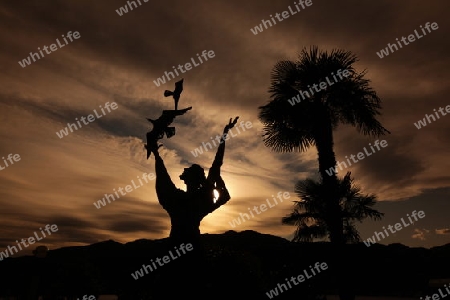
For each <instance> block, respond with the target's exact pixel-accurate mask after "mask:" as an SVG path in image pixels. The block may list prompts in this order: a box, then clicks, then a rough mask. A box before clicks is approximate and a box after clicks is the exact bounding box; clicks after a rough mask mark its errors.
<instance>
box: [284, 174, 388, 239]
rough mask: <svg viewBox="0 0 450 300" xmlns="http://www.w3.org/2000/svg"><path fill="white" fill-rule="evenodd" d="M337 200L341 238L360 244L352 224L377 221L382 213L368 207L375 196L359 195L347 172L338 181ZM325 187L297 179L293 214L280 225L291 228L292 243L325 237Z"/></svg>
mask: <svg viewBox="0 0 450 300" xmlns="http://www.w3.org/2000/svg"><path fill="white" fill-rule="evenodd" d="M338 184H339V185H338V186H339V188H338V191H339V192H338V197H339V205H340V207H341V215H342V222H343V228H344V232H343V234H344V239H345V241H346V242H347V243H357V242H360V241H361V238H360V236H359V233H358V230H357V229H356V227H355V222H356V221H359V222H362V221H363V220H364V219H365V218H371V219H373V220H381V218H382V217H383V216H384V214H383V213H380V212H379V211H377V210H375V209H373V208H372V206H373V205H375V203H376V196H375V195H374V194H371V195H363V194H362V193H361V188H360V187H359V186H357V185H355V183H354V179H353V178H352V177H351V172H347V174H346V175H345V177H344V178H343V179H338ZM325 189H326V188H325V186H324V184H323V181H322V180H320V181H316V180H313V179H305V180H300V181H298V182H297V184H296V185H295V193H296V194H297V196H299V197H300V199H301V200H300V201H294V203H295V204H294V209H293V211H292V212H291V213H290V214H289V215H287V216H286V217H284V218H283V219H282V222H283V224H287V225H295V226H297V229H296V231H295V234H294V239H293V241H294V242H312V241H313V240H314V239H323V238H327V237H328V236H329V232H330V230H329V227H328V225H327V220H326V219H325V218H324V215H323V212H324V206H325V196H326V193H325Z"/></svg>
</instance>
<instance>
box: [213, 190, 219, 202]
mask: <svg viewBox="0 0 450 300" xmlns="http://www.w3.org/2000/svg"><path fill="white" fill-rule="evenodd" d="M213 194H214V203H216V201H217V199H219V192H218V191H217V190H213Z"/></svg>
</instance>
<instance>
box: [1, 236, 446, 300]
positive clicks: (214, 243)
mask: <svg viewBox="0 0 450 300" xmlns="http://www.w3.org/2000/svg"><path fill="white" fill-rule="evenodd" d="M201 239H202V243H203V244H204V247H205V250H206V253H207V254H206V256H207V270H206V272H207V274H204V275H206V276H204V277H203V279H202V280H204V281H203V282H200V283H199V285H198V288H199V293H200V292H201V294H202V295H210V297H209V298H215V299H230V298H231V297H237V298H243V297H251V298H249V299H267V298H268V296H267V295H266V292H269V291H270V290H271V289H273V288H275V287H276V286H277V284H279V283H283V282H285V278H291V276H297V275H298V274H301V273H302V272H303V270H304V269H309V266H310V265H313V264H314V263H316V262H327V261H328V259H329V257H330V255H331V253H330V251H329V250H330V249H331V248H330V243H328V242H323V243H296V242H290V241H288V240H285V239H283V238H280V237H276V236H272V235H268V234H261V233H258V232H255V231H242V232H235V231H228V232H226V233H223V234H202V236H201ZM169 244H170V243H169V240H168V238H165V239H159V240H146V239H140V240H136V241H134V242H129V243H126V244H121V243H118V242H115V241H112V240H109V241H104V242H100V243H96V244H92V245H88V246H76V247H65V248H60V249H55V250H50V251H49V252H48V255H47V257H46V258H37V257H31V256H24V257H18V258H8V259H6V260H4V261H2V262H1V268H2V272H1V274H0V282H1V287H0V296H2V297H5V296H13V295H14V296H18V295H22V296H23V295H25V293H26V291H27V290H28V289H29V287H30V284H31V282H32V280H33V276H36V275H37V276H39V278H40V281H39V282H40V284H39V294H40V295H48V296H47V297H44V299H59V298H57V297H56V296H69V297H70V296H72V297H75V298H73V299H76V297H77V296H79V295H84V294H92V295H101V294H115V295H119V299H164V294H165V292H166V289H169V288H172V289H174V290H176V288H177V282H176V281H175V278H178V280H181V279H182V278H183V276H190V272H194V273H195V272H196V270H185V269H182V268H181V269H176V265H175V264H174V265H173V266H171V267H170V274H169V265H168V266H163V267H160V268H159V269H157V270H154V271H153V272H149V274H147V275H145V276H143V277H141V278H139V279H138V280H135V279H133V277H132V276H131V273H134V272H135V271H136V270H138V269H140V268H141V267H142V264H149V263H150V260H151V259H154V258H155V257H158V256H159V257H162V256H163V255H166V254H167V252H166V251H167V249H168V246H169ZM346 247H347V248H346V251H348V253H349V257H352V258H353V259H352V261H349V262H346V264H348V265H349V266H350V267H351V268H352V269H354V270H356V271H355V272H356V275H357V276H354V278H355V279H354V282H352V285H353V286H354V287H355V289H356V294H357V295H373V296H376V295H377V296H380V295H383V296H387V295H390V296H410V297H411V296H414V297H416V296H422V295H425V294H429V293H430V292H431V290H430V289H429V281H430V280H431V279H439V278H441V279H444V278H450V244H447V245H444V246H440V247H434V248H431V249H425V248H410V247H407V246H404V245H401V244H391V245H388V246H385V245H380V244H376V245H372V246H371V247H366V246H365V245H364V244H363V243H359V244H350V245H346ZM165 268H167V269H166V270H165ZM331 275H332V273H331V272H329V271H328V270H327V271H323V272H321V273H320V274H319V275H317V276H315V277H313V278H312V279H309V280H307V281H305V282H303V283H301V284H299V285H298V286H295V287H293V288H292V289H290V290H288V291H284V292H283V293H281V294H280V295H279V296H276V297H275V298H276V299H322V298H321V296H322V295H325V294H336V293H337V286H336V283H335V282H333V279H332V276H331ZM174 276H176V277H174ZM177 292H179V295H180V297H181V296H187V294H186V293H185V292H183V291H182V290H180V291H177ZM69 299H70V298H69ZM198 299H203V298H201V297H199V298H198Z"/></svg>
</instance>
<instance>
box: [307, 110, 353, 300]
mask: <svg viewBox="0 0 450 300" xmlns="http://www.w3.org/2000/svg"><path fill="white" fill-rule="evenodd" d="M318 121H319V122H320V123H319V124H320V125H319V126H317V127H316V128H318V129H319V130H318V132H315V141H316V146H317V152H318V157H319V172H320V174H321V176H322V180H323V183H324V185H325V186H326V187H327V195H326V197H327V201H326V203H327V205H326V211H325V216H326V222H327V226H328V229H329V232H330V242H331V251H332V255H331V257H332V261H331V262H330V265H331V267H332V268H331V269H332V270H333V272H334V275H335V278H336V282H337V285H338V293H339V298H340V299H341V300H354V299H355V295H354V292H353V289H352V286H351V282H352V280H350V276H352V271H351V270H350V269H349V268H348V267H347V266H346V265H345V262H347V261H348V259H350V258H347V255H346V251H345V239H344V228H343V221H342V216H341V207H340V205H339V196H338V193H337V189H338V180H337V176H336V174H334V173H333V174H332V175H331V176H330V175H328V173H327V172H326V170H329V169H330V168H334V167H335V166H336V156H335V154H334V151H333V130H332V127H331V122H330V119H329V118H328V116H327V115H325V117H324V118H323V119H322V120H318Z"/></svg>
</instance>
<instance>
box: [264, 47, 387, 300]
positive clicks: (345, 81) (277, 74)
mask: <svg viewBox="0 0 450 300" xmlns="http://www.w3.org/2000/svg"><path fill="white" fill-rule="evenodd" d="M357 61H358V59H357V57H356V56H355V55H354V54H352V53H351V52H349V51H344V50H336V49H335V50H332V51H331V53H328V52H326V51H325V52H323V51H319V50H318V47H316V46H314V47H311V49H310V50H309V51H308V50H307V49H306V48H304V49H303V50H302V51H301V53H300V55H299V59H298V60H297V61H288V60H285V61H279V62H277V63H276V64H275V66H274V68H273V70H272V73H271V85H270V88H269V93H270V98H271V100H270V102H269V103H268V104H266V105H264V106H261V107H259V109H260V112H259V119H260V121H261V122H262V123H263V124H264V135H263V137H264V143H265V145H266V146H268V147H270V148H272V150H274V151H277V152H291V151H299V152H300V151H306V150H307V149H308V148H310V147H311V146H315V147H316V149H317V152H318V161H319V172H320V175H321V176H322V179H323V184H324V186H326V195H325V199H326V205H325V206H324V218H325V219H326V220H327V224H330V225H331V224H332V225H331V226H330V228H329V230H330V241H331V242H332V244H333V245H334V246H335V247H336V248H335V249H334V253H335V259H336V263H337V264H339V263H340V260H339V259H338V256H339V255H340V252H341V251H343V250H342V247H341V245H344V244H345V239H344V235H343V232H344V231H343V222H342V216H341V211H340V206H339V197H338V193H337V189H338V180H337V177H336V174H334V173H333V174H332V175H331V176H330V175H328V174H327V173H326V170H328V169H330V168H334V167H335V166H336V156H335V153H334V150H333V145H334V143H333V130H335V129H336V128H337V127H338V125H339V124H348V125H352V126H354V127H356V129H357V130H358V131H359V132H360V133H363V134H364V135H370V136H374V137H378V136H380V135H383V134H385V133H389V131H388V130H386V129H385V128H384V127H383V126H382V125H381V124H380V122H379V121H378V120H377V119H376V116H377V115H379V114H380V109H381V100H380V98H379V97H378V96H377V94H376V92H375V91H374V90H373V89H372V88H371V87H370V86H369V82H370V81H369V80H367V79H365V78H364V76H365V74H366V72H365V71H363V72H361V73H358V72H356V70H355V69H354V67H353V64H354V63H355V62H357ZM338 70H341V71H340V72H344V70H347V72H348V76H346V77H343V76H341V77H342V79H341V78H338V77H335V73H336V74H337V71H338ZM336 79H338V80H336ZM321 82H325V84H326V88H325V89H322V87H321V89H320V90H319V91H317V90H313V88H314V87H315V89H318V88H317V86H319V85H320V83H321ZM329 83H331V84H329ZM322 86H323V85H322ZM300 92H302V95H303V96H304V97H300ZM305 92H309V95H307V94H305ZM305 95H306V96H309V97H306V96H305ZM297 96H298V97H300V98H301V101H300V102H299V103H295V104H294V105H291V103H290V101H289V100H291V101H293V99H294V97H295V98H297ZM303 98H304V99H303ZM297 99H299V98H297ZM342 277H343V276H338V278H339V279H340V280H343V279H342ZM353 298H354V296H353V297H348V298H346V297H345V296H344V295H343V294H342V293H341V299H353Z"/></svg>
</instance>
